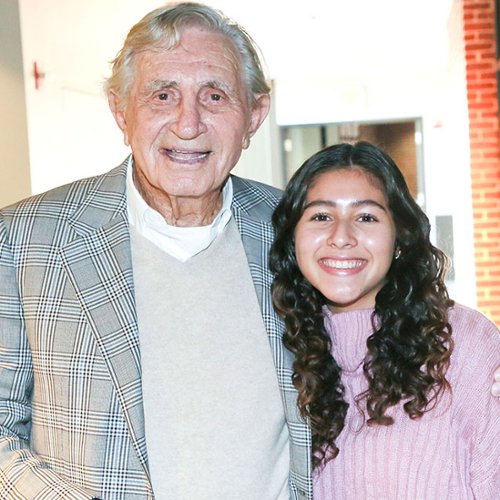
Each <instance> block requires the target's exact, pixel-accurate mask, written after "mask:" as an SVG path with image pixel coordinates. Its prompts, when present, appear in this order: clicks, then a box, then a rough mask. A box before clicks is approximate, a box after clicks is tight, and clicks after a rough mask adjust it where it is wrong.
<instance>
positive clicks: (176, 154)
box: [165, 149, 209, 160]
mask: <svg viewBox="0 0 500 500" xmlns="http://www.w3.org/2000/svg"><path fill="white" fill-rule="evenodd" d="M165 151H166V153H167V155H168V156H170V157H171V158H173V159H174V160H201V159H202V158H205V156H207V155H208V153H209V151H205V152H200V151H195V152H193V151H182V150H180V149H166V150H165Z"/></svg>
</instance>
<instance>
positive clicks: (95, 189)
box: [0, 165, 312, 500]
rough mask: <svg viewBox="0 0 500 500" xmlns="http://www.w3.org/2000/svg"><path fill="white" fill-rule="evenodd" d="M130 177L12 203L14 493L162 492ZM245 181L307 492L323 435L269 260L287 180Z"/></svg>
mask: <svg viewBox="0 0 500 500" xmlns="http://www.w3.org/2000/svg"><path fill="white" fill-rule="evenodd" d="M125 178H126V168H125V166H124V165H122V166H121V167H118V168H116V169H114V170H112V171H110V172H109V173H107V174H105V175H102V176H98V177H94V178H90V179H84V180H81V181H77V182H75V183H72V184H69V185H67V186H63V187H60V188H57V189H55V190H53V191H50V192H48V193H45V194H42V195H39V196H34V197H31V198H29V199H27V200H24V201H22V202H20V203H18V204H16V205H13V206H11V207H7V208H5V209H3V210H2V211H1V212H0V499H9V500H34V499H36V500H56V499H57V500H62V499H65V500H68V499H70V500H84V499H85V500H88V499H89V498H92V497H99V498H102V499H104V500H146V499H148V500H151V499H152V498H153V492H152V489H151V484H150V481H149V475H148V474H149V472H148V459H147V450H146V440H145V430H144V415H143V405H142V390H141V360H140V350H139V332H138V327H137V317H136V308H135V299H134V284H133V277H132V260H131V253H130V235H129V228H128V220H127V209H126V194H125ZM233 182H234V200H233V205H232V211H233V215H234V218H235V220H236V222H237V225H238V228H239V230H240V233H241V237H242V240H243V245H244V248H245V250H246V253H247V257H248V263H249V266H250V271H251V274H252V277H253V281H254V284H255V289H256V291H257V295H258V298H259V302H260V305H261V310H262V315H263V318H264V323H265V326H266V329H267V333H268V335H269V342H270V346H271V350H272V353H273V358H274V363H275V366H276V373H277V376H278V381H279V387H280V389H281V394H282V398H283V403H284V408H285V413H286V418H287V422H288V425H289V430H290V436H291V464H290V467H291V472H290V491H291V498H292V499H293V500H306V499H310V498H312V484H311V469H310V445H311V439H310V433H309V430H308V427H307V426H306V425H305V424H304V423H303V422H302V421H301V419H300V418H299V415H298V411H297V408H296V393H295V390H294V388H293V386H292V384H291V374H292V370H291V365H292V361H293V360H292V356H291V354H290V353H289V352H288V351H286V350H285V349H284V348H283V346H282V343H281V334H282V325H281V323H280V321H279V319H278V318H277V316H276V314H275V312H274V310H273V307H272V302H271V297H270V285H271V282H272V275H271V273H270V272H269V270H268V268H267V261H268V252H269V247H270V245H271V243H272V239H273V230H272V226H271V223H270V215H271V213H272V210H273V208H274V206H275V205H276V203H277V201H278V199H279V191H277V190H274V189H273V188H269V187H267V186H264V185H261V184H258V183H255V182H251V181H247V180H243V179H239V178H237V177H234V178H233ZM259 500H260V499H259ZM262 500H264V499H262Z"/></svg>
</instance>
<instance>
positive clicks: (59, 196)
mask: <svg viewBox="0 0 500 500" xmlns="http://www.w3.org/2000/svg"><path fill="white" fill-rule="evenodd" d="M126 171H127V169H126V165H125V164H122V165H120V166H118V167H116V168H114V169H112V170H110V171H109V172H106V173H104V174H101V175H96V176H93V177H87V178H84V179H79V180H77V181H74V182H71V183H69V184H65V185H63V186H58V187H56V188H53V189H51V190H49V191H46V192H44V193H40V194H37V195H33V196H30V197H28V198H25V199H23V200H21V201H18V202H16V203H13V204H12V205H8V206H6V207H4V208H2V209H1V210H0V213H1V215H2V217H3V219H4V220H6V221H7V220H10V219H17V218H22V217H23V216H27V217H30V218H31V217H34V216H36V217H44V216H49V217H53V216H54V213H55V212H58V213H59V214H61V215H62V214H66V215H70V214H71V213H72V212H73V211H75V210H76V209H77V208H78V207H80V206H81V205H82V204H83V203H84V202H85V200H87V199H88V198H89V196H92V197H96V196H97V195H98V194H99V195H100V196H101V197H108V198H110V201H111V199H112V198H113V197H120V196H122V197H123V196H125V185H126Z"/></svg>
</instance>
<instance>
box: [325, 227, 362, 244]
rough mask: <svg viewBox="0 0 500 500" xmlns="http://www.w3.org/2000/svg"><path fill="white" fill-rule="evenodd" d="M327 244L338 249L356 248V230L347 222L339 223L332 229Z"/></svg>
mask: <svg viewBox="0 0 500 500" xmlns="http://www.w3.org/2000/svg"><path fill="white" fill-rule="evenodd" d="M326 243H327V244H328V245H330V246H333V247H336V248H349V247H353V246H356V243H357V239H356V235H355V229H354V228H353V227H352V225H351V224H350V223H349V222H347V221H338V222H337V223H336V224H334V225H333V227H332V228H331V232H330V234H329V236H328V238H327V240H326Z"/></svg>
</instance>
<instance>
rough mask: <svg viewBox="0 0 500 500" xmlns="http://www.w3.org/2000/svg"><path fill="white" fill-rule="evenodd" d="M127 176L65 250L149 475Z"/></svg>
mask: <svg viewBox="0 0 500 500" xmlns="http://www.w3.org/2000/svg"><path fill="white" fill-rule="evenodd" d="M125 171H126V169H125V168H124V167H121V171H115V173H118V174H122V175H116V176H115V177H114V178H110V176H103V177H102V178H100V181H101V182H99V185H98V186H97V187H96V188H95V189H94V190H93V191H92V192H91V193H90V194H89V195H88V196H87V198H86V199H85V200H84V202H83V203H82V204H81V206H80V208H79V209H78V210H77V211H76V212H75V214H73V216H72V217H70V220H69V223H70V225H72V227H73V229H74V230H75V231H76V233H77V234H78V237H77V238H76V239H74V240H73V241H72V242H71V243H69V244H68V245H66V246H65V247H64V248H62V249H60V255H61V259H62V262H63V265H64V267H65V268H66V271H67V273H68V275H69V278H70V280H71V282H72V284H73V286H74V289H75V291H76V294H77V297H78V299H79V301H80V303H81V307H82V309H83V311H84V313H85V316H86V318H87V321H88V323H89V325H90V328H91V330H92V333H93V334H94V336H95V339H96V342H97V344H98V346H99V348H100V350H101V354H102V356H103V358H104V360H105V362H106V364H107V366H108V369H109V373H110V376H111V379H112V381H113V384H114V386H115V389H116V394H117V396H118V399H119V401H120V404H121V407H122V410H123V413H124V415H125V419H126V422H127V425H128V427H129V431H130V434H131V437H132V441H133V444H134V447H135V449H136V451H137V454H138V456H139V460H140V462H141V464H142V465H143V467H144V469H145V472H146V473H147V470H148V467H147V452H146V440H145V429H144V413H143V412H144V410H143V405H142V388H141V361H140V350H139V333H138V326H137V314H136V308H135V298H134V283H133V274H132V257H131V251H130V234H129V227H128V219H127V212H126V196H125Z"/></svg>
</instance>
